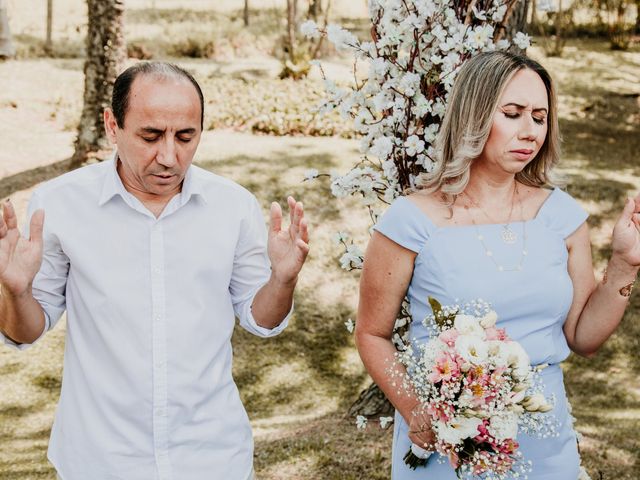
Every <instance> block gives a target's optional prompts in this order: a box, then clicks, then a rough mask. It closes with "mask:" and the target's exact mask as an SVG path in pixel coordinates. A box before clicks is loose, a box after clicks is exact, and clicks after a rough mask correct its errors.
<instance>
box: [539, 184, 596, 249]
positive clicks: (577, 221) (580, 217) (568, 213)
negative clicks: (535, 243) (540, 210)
mask: <svg viewBox="0 0 640 480" xmlns="http://www.w3.org/2000/svg"><path fill="white" fill-rule="evenodd" d="M554 193H555V194H556V198H555V202H554V204H553V208H549V209H547V211H546V217H547V223H548V225H549V228H550V229H551V230H553V231H555V232H557V233H558V234H559V235H560V236H561V237H562V238H567V237H569V236H570V235H571V234H572V233H573V232H575V231H576V230H577V229H578V228H579V227H580V225H582V224H583V223H584V222H585V220H586V219H587V217H588V216H589V214H588V213H587V212H586V211H585V210H584V208H582V207H581V206H580V204H579V203H578V202H577V201H576V200H575V199H574V198H573V197H572V196H571V195H569V194H568V193H566V192H563V191H562V190H560V189H557V190H556V191H555V192H554Z"/></svg>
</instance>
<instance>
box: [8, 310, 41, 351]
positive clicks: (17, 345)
mask: <svg viewBox="0 0 640 480" xmlns="http://www.w3.org/2000/svg"><path fill="white" fill-rule="evenodd" d="M49 325H51V322H50V321H49V315H48V314H47V312H44V330H42V333H41V334H40V335H39V336H38V338H36V339H35V340H34V341H33V342H32V343H16V342H14V341H13V340H11V339H10V338H8V337H5V336H4V335H3V334H2V332H0V343H1V344H3V345H7V346H8V347H10V348H13V349H15V350H26V349H27V348H29V347H31V346H32V345H33V344H35V343H36V342H37V341H38V340H40V339H41V338H42V337H44V335H45V333H47V332H48V331H49Z"/></svg>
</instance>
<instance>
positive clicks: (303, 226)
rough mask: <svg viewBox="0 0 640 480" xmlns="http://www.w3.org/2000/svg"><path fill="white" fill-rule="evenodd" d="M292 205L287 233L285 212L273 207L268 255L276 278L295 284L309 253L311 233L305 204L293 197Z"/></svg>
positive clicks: (290, 200)
mask: <svg viewBox="0 0 640 480" xmlns="http://www.w3.org/2000/svg"><path fill="white" fill-rule="evenodd" d="M287 203H288V204H289V221H290V225H289V228H288V229H284V230H283V229H282V209H281V208H280V205H279V204H278V203H277V202H273V203H272V204H271V215H270V216H271V222H270V227H269V242H268V246H267V251H268V253H269V259H270V260H271V269H272V271H273V274H274V276H275V278H276V279H277V280H278V281H280V282H282V283H291V282H295V281H296V278H297V277H298V273H299V272H300V269H301V268H302V265H303V264H304V261H305V259H306V258H307V254H308V253H309V232H308V231H307V222H306V220H305V218H304V209H303V206H302V202H296V200H295V199H294V198H293V197H288V198H287Z"/></svg>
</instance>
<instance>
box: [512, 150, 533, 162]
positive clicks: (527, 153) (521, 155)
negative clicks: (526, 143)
mask: <svg viewBox="0 0 640 480" xmlns="http://www.w3.org/2000/svg"><path fill="white" fill-rule="evenodd" d="M511 153H512V154H513V155H514V156H515V157H516V158H517V159H518V160H529V158H531V154H533V150H529V149H526V148H523V149H520V150H511Z"/></svg>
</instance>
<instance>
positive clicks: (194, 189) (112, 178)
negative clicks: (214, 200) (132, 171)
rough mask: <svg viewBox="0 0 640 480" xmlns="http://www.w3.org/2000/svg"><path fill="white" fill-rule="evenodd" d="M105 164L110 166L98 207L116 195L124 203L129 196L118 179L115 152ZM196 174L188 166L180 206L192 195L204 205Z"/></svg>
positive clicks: (200, 185)
mask: <svg viewBox="0 0 640 480" xmlns="http://www.w3.org/2000/svg"><path fill="white" fill-rule="evenodd" d="M105 163H109V164H110V165H109V166H108V167H107V174H106V175H105V179H104V182H103V184H102V192H101V193H100V197H99V200H98V205H99V206H103V205H104V204H105V203H107V202H108V201H109V200H111V199H112V198H113V197H115V196H116V195H120V196H121V197H122V198H123V199H124V200H125V201H126V200H127V198H128V197H129V196H130V195H131V194H130V193H129V192H128V191H127V189H126V188H124V184H123V183H122V179H121V178H120V175H118V170H117V165H118V152H117V150H116V151H114V152H113V154H112V155H111V158H109V160H105ZM196 173H197V172H196V171H195V168H194V167H193V166H190V167H189V168H188V169H187V173H186V174H185V176H184V180H183V181H182V190H181V191H180V200H179V204H180V206H183V205H185V204H186V203H187V202H188V201H189V200H190V199H191V197H192V196H194V195H197V196H198V197H200V198H201V199H202V200H203V201H204V202H205V203H206V199H205V196H204V188H203V185H202V182H201V181H200V178H199V176H198V175H196Z"/></svg>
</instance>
